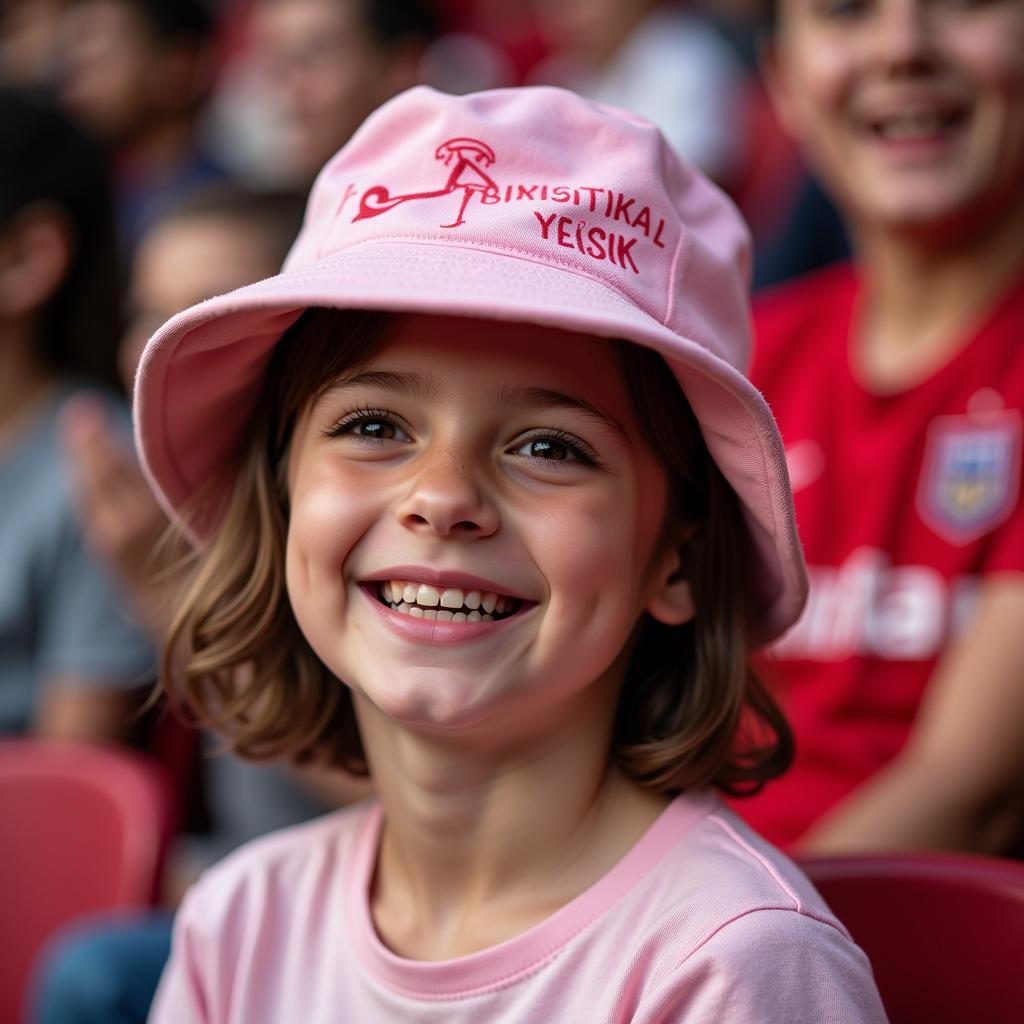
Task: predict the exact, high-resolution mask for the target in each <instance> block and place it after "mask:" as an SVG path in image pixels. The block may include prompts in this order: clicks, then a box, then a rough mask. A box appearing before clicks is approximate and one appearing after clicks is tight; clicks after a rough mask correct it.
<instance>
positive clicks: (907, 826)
mask: <svg viewBox="0 0 1024 1024" xmlns="http://www.w3.org/2000/svg"><path fill="white" fill-rule="evenodd" d="M778 12H779V13H778V27H777V31H776V36H775V40H774V45H773V48H772V49H771V51H770V54H769V58H768V63H767V68H768V72H769V79H770V82H771V83H772V88H773V93H774V96H775V99H776V101H777V104H778V107H779V111H780V116H781V119H782V120H783V122H784V123H785V125H786V126H787V128H788V129H789V130H790V131H791V132H792V133H793V134H794V136H795V137H796V138H798V139H799V141H800V143H801V144H802V146H803V147H804V148H805V150H806V152H807V154H808V156H809V159H810V160H811V162H812V163H813V166H814V167H815V169H816V171H817V172H818V174H819V175H820V177H821V180H822V182H823V183H824V184H825V186H826V187H827V189H828V191H829V193H830V194H831V196H832V197H834V199H835V200H836V202H837V203H838V204H839V206H840V208H841V210H842V212H843V215H844V217H845V219H846V222H847V224H848V226H849V227H850V230H851V237H852V238H853V239H854V242H855V257H854V261H853V263H852V265H851V264H846V263H844V264H840V265H838V266H836V267H833V268H830V269H828V270H825V271H820V272H817V273H815V274H813V275H810V276H807V277H805V278H802V279H800V280H797V281H794V282H792V283H791V284H789V285H786V286H784V287H782V288H779V289H776V290H774V291H773V292H772V293H769V294H766V295H765V296H764V297H763V298H762V300H761V301H760V303H759V304H758V305H757V307H756V308H755V322H756V328H757V348H756V356H755V364H754V369H753V373H752V379H753V380H754V383H755V384H757V385H758V386H759V387H760V388H761V389H762V390H763V391H764V393H765V394H766V396H767V397H768V399H769V401H770V402H771V404H772V408H773V411H774V412H775V415H776V417H777V419H778V422H779V426H780V429H781V430H782V434H783V437H784V438H785V441H786V445H787V456H788V459H789V464H790V477H791V480H792V482H793V489H794V498H795V502H796V510H797V518H798V521H799V523H800V533H801V536H802V539H803V542H804V547H805V551H806V555H807V560H808V565H809V569H810V580H811V590H810V600H809V603H808V606H807V609H806V611H805V612H804V615H803V617H802V618H801V620H800V621H799V623H798V624H797V625H796V626H795V627H794V629H793V630H792V631H791V632H790V633H789V634H787V636H785V637H784V638H783V639H782V641H781V642H780V643H779V644H778V646H777V647H776V648H775V650H774V657H773V659H772V661H771V662H770V663H769V664H768V665H767V666H766V667H767V671H768V672H769V674H770V675H769V678H771V679H773V680H774V684H775V690H776V694H777V696H779V698H780V700H781V703H782V704H783V706H784V708H785V709H786V711H787V712H788V714H789V716H790V718H791V721H792V723H793V725H794V728H795V731H796V736H797V756H796V760H795V762H794V766H793V768H792V770H791V771H790V772H789V773H788V774H787V775H786V776H785V777H784V778H782V779H780V780H778V781H776V782H774V783H772V784H769V785H768V786H767V787H766V789H765V790H764V791H763V792H762V793H760V794H759V795H757V796H755V797H753V798H752V799H750V800H749V801H743V802H741V803H740V804H739V805H738V808H737V809H738V810H739V811H740V812H741V813H742V814H744V815H745V816H746V817H747V818H748V819H749V820H750V822H751V823H752V824H753V825H754V826H755V827H756V828H757V829H758V830H759V831H760V832H762V833H763V834H764V835H766V836H767V837H768V838H769V839H770V840H772V841H774V842H776V843H779V844H783V845H793V844H799V847H800V848H801V849H804V850H814V851H846V850H853V849H864V848H895V847H945V848H960V849H967V850H974V851H978V852H989V853H1009V852H1018V853H1019V852H1020V850H1021V848H1022V847H1021V840H1022V839H1024V669H1022V666H1024V629H1022V628H1021V627H1022V624H1024V505H1022V501H1021V478H1022V463H1024V436H1022V435H1024V426H1022V414H1024V346H1022V345H1021V325H1022V323H1024V245H1022V239H1024V190H1022V189H1021V187H1020V183H1021V182H1022V181H1024V3H1021V2H1019V0H1014V2H1009V3H980V4H974V3H934V2H930V0H875V2H873V3H869V4H820V3H817V2H814V0H781V2H780V3H779V4H778Z"/></svg>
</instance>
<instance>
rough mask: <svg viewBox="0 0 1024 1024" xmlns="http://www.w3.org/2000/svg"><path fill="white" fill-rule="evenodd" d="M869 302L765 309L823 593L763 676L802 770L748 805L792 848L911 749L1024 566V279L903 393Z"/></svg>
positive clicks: (844, 283)
mask: <svg viewBox="0 0 1024 1024" xmlns="http://www.w3.org/2000/svg"><path fill="white" fill-rule="evenodd" d="M856 299H857V280H856V277H855V275H854V272H853V270H852V269H851V268H850V267H849V266H846V265H843V266H840V267H836V268H830V269H828V270H825V271H822V272H818V273H816V274H813V275H810V276H808V277H805V278H803V279H801V280H799V281H797V282H794V283H792V284H789V285H786V286H784V287H782V288H779V289H775V290H774V291H772V292H771V293H769V294H767V295H766V296H764V297H763V298H762V299H760V300H759V301H758V302H756V303H755V313H754V316H755V327H756V335H757V350H756V356H755V361H754V367H753V371H752V379H753V381H754V383H755V385H757V387H759V388H760V389H761V391H762V392H763V393H764V394H765V396H766V397H767V399H768V401H769V403H770V404H771V406H772V409H773V411H774V413H775V416H776V418H777V420H778V423H779V429H780V430H781V432H782V437H783V440H784V442H785V444H786V454H787V461H788V463H789V470H790V477H791V480H792V484H793V491H794V498H795V502H796V512H797V523H798V525H799V528H800V536H801V539H802V541H803V544H804V550H805V552H806V555H807V563H808V569H809V573H810V579H811V589H810V598H809V602H808V606H807V609H806V610H805V612H804V615H803V616H802V618H801V619H800V621H799V622H798V623H797V625H796V626H795V627H794V628H793V629H792V630H790V632H789V633H787V634H786V635H785V636H784V637H783V638H782V640H781V641H780V642H779V643H778V644H777V645H776V647H775V648H774V649H773V650H772V651H771V652H770V656H769V658H767V659H766V662H765V664H764V665H762V674H763V676H764V677H765V680H766V682H767V683H768V684H769V685H770V686H771V688H772V690H773V692H774V693H775V694H776V696H777V697H778V698H779V700H780V703H781V704H782V706H783V708H784V710H785V711H786V713H787V715H788V716H789V719H790V721H791V723H792V725H793V728H794V731H795V733H796V738H797V756H796V761H795V764H794V766H793V768H792V770H791V771H790V772H789V773H788V774H787V775H786V776H784V777H783V778H782V779H780V780H778V781H776V782H772V783H769V784H768V785H767V787H766V788H765V790H764V791H763V792H762V793H761V794H759V795H758V796H756V797H753V798H750V799H748V800H739V801H736V803H735V807H736V809H737V810H738V811H739V812H740V813H741V814H742V815H743V816H744V817H745V818H746V819H747V820H748V821H749V822H750V823H751V824H752V825H753V826H754V827H755V828H756V829H758V830H759V831H760V832H762V833H763V834H764V835H765V836H766V837H767V838H768V839H770V840H772V841H773V842H775V843H777V844H779V845H782V846H787V845H789V844H791V843H793V842H794V841H795V840H797V839H798V838H799V837H800V836H801V835H802V834H803V833H804V832H805V831H806V830H807V828H808V827H809V826H810V825H811V824H812V823H813V822H814V821H815V819H817V818H818V817H819V816H820V815H822V814H823V813H824V812H825V811H827V810H828V809H829V808H830V807H831V806H832V805H833V804H835V803H837V802H838V801H840V800H841V799H842V798H843V797H844V796H846V795H847V794H848V793H849V792H850V791H851V790H853V789H855V788H856V787H857V786H859V785H860V783H861V782H863V781H864V780H865V779H866V778H867V777H868V776H870V775H872V774H873V773H874V772H875V771H877V770H878V769H879V768H881V767H882V766H883V765H884V764H885V763H886V762H887V761H889V760H890V759H891V758H892V757H893V756H894V755H895V754H896V753H897V752H898V751H899V750H900V748H901V747H902V746H903V744H904V742H905V741H906V739H907V736H908V733H909V732H910V729H911V726H912V725H913V722H914V716H915V713H916V711H917V709H918V706H919V704H920V702H921V698H922V695H923V693H924V690H925V687H926V686H927V685H928V681H929V679H930V678H931V676H932V673H933V671H934V670H935V667H936V664H937V662H938V660H939V659H940V657H941V656H942V654H943V652H944V651H945V650H946V648H947V647H948V646H949V644H950V642H951V640H952V639H953V637H954V636H955V635H956V633H957V631H958V629H960V628H961V627H962V625H963V623H964V621H965V619H966V618H967V616H968V615H969V614H970V611H971V606H972V601H973V597H974V595H975V593H976V590H977V585H978V582H979V580H980V579H981V577H983V576H985V575H987V574H991V573H997V572H1005V571H1011V572H1019V571H1022V570H1024V510H1022V507H1021V463H1022V408H1024V277H1022V278H1021V279H1019V280H1018V281H1017V282H1016V284H1015V285H1014V287H1013V288H1012V289H1011V290H1010V291H1009V292H1008V293H1007V294H1006V295H1004V296H1003V297H1002V299H1001V300H1000V301H999V302H998V303H997V304H996V305H995V307H994V308H992V309H991V310H990V311H989V315H988V316H987V317H986V318H985V319H984V321H983V322H982V323H979V324H978V326H977V329H976V331H975V332H974V334H973V337H971V338H969V339H965V343H964V344H963V345H962V346H961V347H960V348H959V349H958V350H957V352H956V354H955V355H954V356H953V357H952V358H951V359H950V360H949V361H948V362H947V363H946V364H945V365H944V366H942V367H941V368H940V369H938V370H937V371H936V372H934V373H933V374H932V375H931V376H930V377H928V378H927V379H925V380H923V381H922V382H920V383H919V384H916V385H914V386H912V387H909V388H907V389H906V390H903V391H899V392H897V393H886V394H875V393H873V392H871V391H870V390H868V389H866V388H865V387H864V386H863V385H862V384H861V383H859V382H858V380H857V379H856V378H855V377H854V375H853V373H852V372H851V368H850V358H849V349H850V324H851V321H852V319H853V313H854V307H855V303H856Z"/></svg>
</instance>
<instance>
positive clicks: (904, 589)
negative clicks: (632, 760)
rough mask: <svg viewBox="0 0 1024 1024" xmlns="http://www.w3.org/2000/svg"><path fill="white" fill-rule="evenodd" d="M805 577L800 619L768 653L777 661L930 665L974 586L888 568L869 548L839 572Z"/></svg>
mask: <svg viewBox="0 0 1024 1024" xmlns="http://www.w3.org/2000/svg"><path fill="white" fill-rule="evenodd" d="M808 573H809V575H810V579H811V590H810V595H809V598H808V601H807V607H806V609H804V614H803V616H802V617H801V618H800V621H799V622H798V623H797V624H796V626H794V627H793V629H791V630H790V631H789V632H788V633H787V634H786V635H785V636H784V637H783V638H782V639H781V640H780V641H779V642H778V643H777V644H776V645H775V648H774V650H775V653H777V654H778V655H779V656H780V657H783V658H810V659H813V660H816V661H840V660H842V659H843V658H848V657H851V656H852V655H855V654H861V655H870V656H874V657H879V658H886V659H889V660H893V661H901V660H923V659H926V658H933V657H935V656H936V655H938V654H939V653H940V652H941V651H942V649H943V648H944V647H945V646H946V644H947V643H948V642H949V640H950V638H951V637H952V636H954V635H955V634H956V633H957V632H959V630H960V628H962V626H963V624H964V622H965V620H966V619H967V617H968V616H969V615H970V613H971V610H972V608H973V604H974V598H975V595H976V591H977V585H978V580H977V578H976V577H973V576H961V577H957V578H956V579H954V580H953V581H952V582H951V583H950V582H948V581H947V580H945V579H943V577H942V576H941V575H940V574H939V573H938V572H937V571H936V570H935V569H932V568H930V567H929V566H925V565H898V566H894V565H892V563H891V561H890V560H889V557H888V555H886V553H885V552H884V551H879V550H878V549H877V548H868V547H864V548H858V549H857V550H856V551H853V552H852V553H851V554H850V556H849V557H848V558H847V559H846V561H845V562H844V563H843V564H842V565H841V566H839V567H838V568H832V567H828V568H823V567H820V566H811V567H809V568H808Z"/></svg>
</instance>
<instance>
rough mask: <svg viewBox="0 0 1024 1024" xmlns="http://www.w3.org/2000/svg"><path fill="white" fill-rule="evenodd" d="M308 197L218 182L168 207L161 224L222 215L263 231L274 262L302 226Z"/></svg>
mask: <svg viewBox="0 0 1024 1024" xmlns="http://www.w3.org/2000/svg"><path fill="white" fill-rule="evenodd" d="M305 209H306V197H305V196H304V195H300V194H299V193H297V192H288V191H282V190H274V191H271V190H261V189H253V188H246V187H245V186H241V185H235V184H230V183H226V182H218V183H216V184H214V185H210V186H208V187H206V188H201V189H198V190H197V191H195V192H192V193H190V194H189V196H188V197H187V198H186V199H183V200H182V201H181V202H180V203H177V204H176V205H175V206H173V207H171V208H170V209H168V210H167V211H166V212H165V213H164V214H163V215H162V216H161V217H160V223H161V224H163V223H167V222H169V221H182V220H206V219H208V218H219V219H222V220H226V221H230V222H232V223H234V224H239V225H241V226H242V227H244V228H251V229H253V230H255V231H257V232H259V234H260V237H261V239H262V240H263V241H264V242H265V244H266V246H267V252H268V254H269V256H270V259H271V262H274V263H283V262H284V258H285V256H287V255H288V250H289V249H290V248H291V245H292V242H294V241H295V236H296V235H297V234H298V233H299V228H301V227H302V215H303V213H304V212H305Z"/></svg>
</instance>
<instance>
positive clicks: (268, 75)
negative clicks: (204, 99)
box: [217, 0, 436, 190]
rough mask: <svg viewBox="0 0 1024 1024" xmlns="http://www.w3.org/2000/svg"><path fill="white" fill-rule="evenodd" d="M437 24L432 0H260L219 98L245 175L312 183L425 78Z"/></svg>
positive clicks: (303, 184) (220, 115)
mask: <svg viewBox="0 0 1024 1024" xmlns="http://www.w3.org/2000/svg"><path fill="white" fill-rule="evenodd" d="M435 33H436V24H435V19H434V17H433V14H432V10H431V7H430V5H429V4H428V3H426V2H423V0H253V2H252V5H251V9H250V12H249V20H248V48H247V50H246V51H245V52H243V54H242V55H241V56H240V57H237V58H236V59H235V61H234V62H233V63H232V65H231V66H230V67H229V68H228V69H227V70H226V72H225V76H224V79H223V81H222V86H221V89H220V94H219V97H218V103H217V107H218V118H219V120H220V121H221V123H222V126H223V128H224V130H226V131H227V133H228V134H230V135H237V136H238V141H237V147H236V148H237V149H238V151H239V153H240V154H241V156H242V159H243V161H244V163H245V164H246V165H247V166H246V167H245V168H243V174H244V176H245V177H247V178H252V179H255V180H257V181H262V182H266V181H271V182H278V183H286V184H290V185H296V186H298V187H301V188H302V189H303V190H305V189H306V188H307V187H308V185H309V183H310V182H311V181H312V179H313V177H314V176H315V175H316V173H317V172H318V171H319V170H320V168H321V167H322V166H323V165H324V163H326V161H327V160H328V158H329V157H331V156H333V155H334V153H335V152H336V151H337V150H338V149H339V148H340V147H341V146H342V145H343V144H344V143H345V142H346V141H347V140H348V138H349V136H350V135H351V134H352V133H353V132H354V131H355V130H356V128H358V127H359V125H360V124H361V123H362V122H363V120H364V119H365V118H366V116H367V115H368V114H369V113H370V112H371V111H372V110H374V109H375V108H376V107H378V106H379V105H380V104H381V103H383V102H384V101H385V100H387V99H390V98H391V97H392V96H394V95H395V94H396V93H398V92H401V91H402V90H404V89H407V88H409V87H410V86H412V85H415V84H416V83H417V82H419V81H420V73H421V60H422V57H423V53H424V51H425V49H426V47H427V46H428V45H429V43H430V42H431V40H432V39H433V38H434V36H435Z"/></svg>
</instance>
